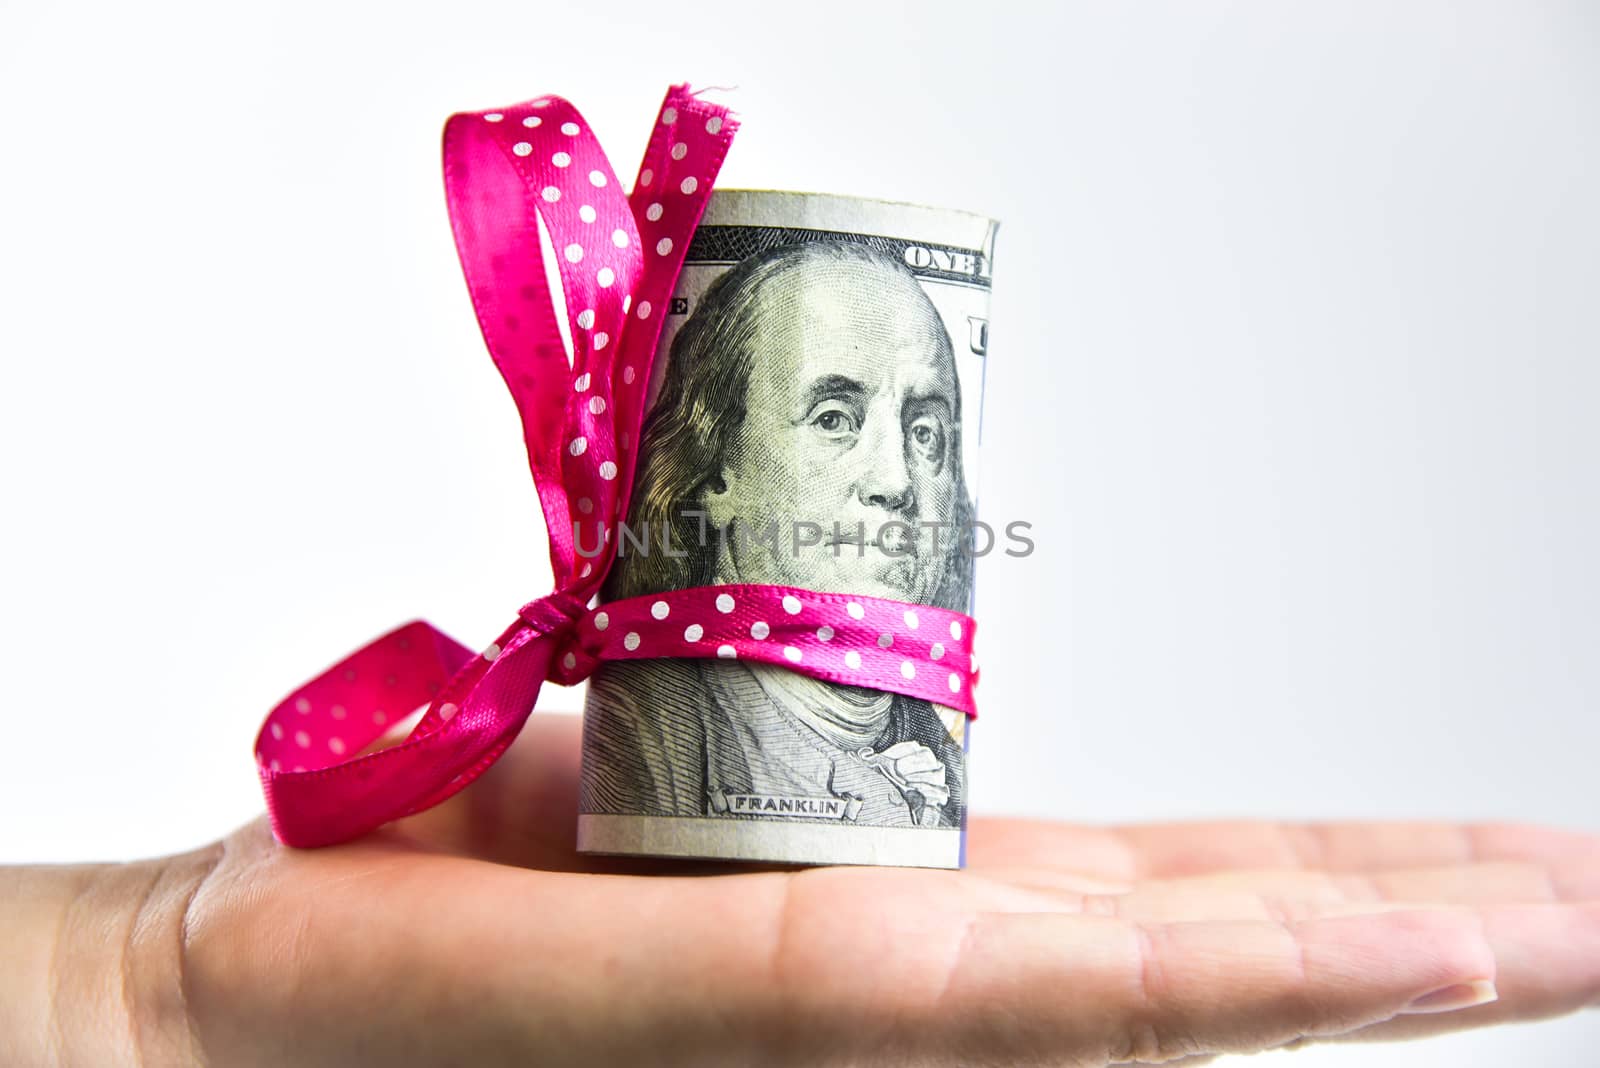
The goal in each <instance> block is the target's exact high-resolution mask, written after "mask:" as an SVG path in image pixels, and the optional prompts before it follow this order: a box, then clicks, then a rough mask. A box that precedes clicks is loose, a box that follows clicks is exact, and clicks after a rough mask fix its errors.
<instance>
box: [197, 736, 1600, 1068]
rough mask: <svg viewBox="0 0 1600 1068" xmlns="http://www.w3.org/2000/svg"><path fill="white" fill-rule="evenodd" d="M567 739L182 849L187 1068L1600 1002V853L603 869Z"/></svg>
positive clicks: (1350, 844) (1037, 1042)
mask: <svg viewBox="0 0 1600 1068" xmlns="http://www.w3.org/2000/svg"><path fill="white" fill-rule="evenodd" d="M578 750H579V720H578V719H577V718H576V717H570V716H561V715H548V714H541V715H536V716H534V717H533V719H532V720H531V721H530V722H529V724H528V726H527V728H526V729H525V730H524V732H523V736H522V737H521V738H520V739H519V741H518V742H517V744H516V745H515V746H513V748H512V749H511V751H510V752H509V753H508V754H507V756H506V757H505V758H504V759H503V760H502V761H501V762H500V763H499V764H498V765H497V766H496V767H495V768H493V769H492V770H491V771H490V772H488V773H487V774H486V775H485V776H484V777H483V778H482V779H481V780H480V781H479V782H477V783H476V784H474V785H473V786H472V787H471V788H470V789H468V790H466V791H465V792H463V793H462V794H460V795H458V796H457V797H456V798H455V799H453V800H452V801H450V802H448V803H446V804H445V805H442V806H440V807H439V808H437V809H435V810H433V811H430V812H427V813H424V814H422V815H420V816H416V817H413V818H411V819H409V820H406V821H403V822H401V823H399V824H395V825H393V826H391V827H389V828H386V829H385V830H383V831H381V832H379V833H377V834H374V835H371V836H369V837H368V838H366V839H364V840H362V841H360V842H356V843H353V844H350V845H346V846H341V847H336V848H330V849H323V850H315V851H295V850H289V849H285V848H282V847H280V846H278V845H277V844H276V843H275V842H274V841H273V840H272V837H271V835H270V833H269V831H268V830H267V827H266V825H265V823H264V821H257V822H256V823H253V824H251V825H249V826H247V827H245V828H243V829H242V830H240V831H238V832H237V833H235V834H234V835H232V836H230V837H229V838H228V839H226V840H225V841H223V842H221V843H219V844H217V845H216V846H213V847H211V848H210V849H207V850H202V851H199V852H197V853H195V854H191V855H189V856H186V857H182V858H175V859H174V860H173V861H172V864H173V865H174V868H175V869H176V870H181V871H186V872H189V873H192V875H193V879H194V882H193V885H191V886H190V888H189V892H188V893H186V894H185V895H184V897H185V900H186V907H185V908H184V909H183V919H182V922H181V925H180V930H181V932H182V934H181V939H180V943H181V945H182V947H183V950H182V952H181V954H180V956H181V961H180V963H181V983H180V990H181V997H180V998H179V999H177V1000H178V1001H180V1002H181V1004H180V1005H177V1006H168V1008H169V1009H172V1010H173V1011H175V1012H179V1013H181V1015H182V1017H183V1020H184V1024H185V1026H184V1029H183V1035H184V1039H183V1040H184V1041H185V1042H187V1043H189V1044H190V1046H191V1052H192V1053H194V1054H196V1055H200V1056H203V1057H204V1058H205V1059H206V1060H208V1061H211V1062H213V1063H218V1064H230V1065H231V1064H246V1063H292V1064H295V1065H312V1064H349V1063H368V1062H372V1063H388V1064H399V1063H425V1064H434V1063H439V1064H444V1063H449V1064H474V1065H478V1064H497V1063H540V1064H569V1063H570V1064H612V1063H616V1064H622V1063H627V1064H641V1063H650V1064H658V1063H659V1064H671V1063H678V1064H694V1065H705V1064H724V1063H725V1064H739V1065H746V1064H764V1065H765V1064H783V1063H794V1064H877V1063H882V1064H897V1065H898V1064H960V1065H981V1064H1003V1065H1020V1064H1071V1065H1079V1064H1085V1065H1094V1064H1107V1063H1125V1062H1157V1061H1173V1060H1182V1061H1183V1062H1185V1063H1192V1062H1194V1061H1199V1060H1203V1059H1207V1058H1208V1057H1209V1056H1212V1055H1215V1054H1216V1053H1219V1052H1226V1051H1250V1050H1260V1049H1267V1048H1272V1047H1278V1046H1284V1045H1293V1044H1297V1043H1300V1042H1304V1041H1308V1040H1313V1039H1322V1038H1330V1039H1331V1038H1333V1037H1334V1036H1345V1037H1349V1038H1358V1039H1368V1038H1372V1039H1382V1038H1399V1037H1410V1036H1418V1035H1425V1034H1430V1033H1435V1032H1441V1031H1447V1030H1454V1029H1459V1028H1464V1027H1472V1026H1478V1025H1483V1024H1490V1023H1496V1022H1502V1021H1509V1020H1526V1019H1534V1018H1538V1017H1543V1016H1550V1015H1555V1014H1559V1013H1564V1012H1569V1011H1572V1010H1574V1009H1577V1008H1579V1007H1580V1006H1582V1005H1586V1004H1591V1003H1593V1001H1594V1000H1595V999H1596V998H1597V996H1600V837H1596V836H1594V835H1589V834H1582V833H1577V832H1570V831H1558V830H1553V829H1542V828H1531V827H1515V826H1499V825H1494V826H1489V825H1477V826H1446V825H1439V824H1427V825H1423V824H1363V825H1356V824H1326V825H1317V826H1288V825H1277V824H1268V823H1230V824H1171V825H1164V826H1149V827H1138V828H1094V827H1083V826H1073V825H1063V824H1056V823H1046V822H1036V821H1023V820H1000V819H981V818H974V819H973V820H972V821H971V824H970V827H969V843H970V846H969V867H968V868H967V869H966V870H964V871H959V872H956V871H927V870H916V869H898V868H865V867H863V868H841V867H835V868H804V869H799V868H775V867H770V866H768V867H757V866H753V865H743V866H736V865H728V864H720V863H719V864H714V865H713V864H692V863H685V862H668V861H638V860H623V859H621V858H604V857H587V856H582V855H579V854H577V853H576V852H575V851H574V848H573V841H574V836H575V815H576V799H577V794H578V790H577V774H578ZM1491 981H1492V982H1493V984H1494V985H1495V986H1496V987H1497V988H1498V994H1499V997H1498V1000H1492V1001H1488V1002H1487V1003H1483V1004H1477V1005H1476V1007H1470V1008H1460V1007H1459V1006H1461V1005H1462V1004H1464V1003H1469V1004H1470V1003H1472V1002H1480V1001H1483V1000H1484V999H1485V998H1490V997H1492V991H1491V990H1490V988H1489V986H1488V984H1489V982H1491ZM1447 988H1448V989H1447ZM1437 991H1444V992H1443V993H1439V994H1436V995H1435V996H1434V997H1433V998H1432V999H1424V1000H1423V1002H1422V1003H1421V1004H1420V1005H1418V1004H1416V1002H1417V1001H1418V999H1419V998H1424V996H1425V995H1429V994H1430V993H1433V992H1437ZM1408 1007H1409V1008H1410V1009H1411V1011H1410V1012H1407V1011H1406V1010H1407V1009H1408ZM1452 1007H1456V1008H1455V1011H1445V1010H1450V1009H1451V1008H1452Z"/></svg>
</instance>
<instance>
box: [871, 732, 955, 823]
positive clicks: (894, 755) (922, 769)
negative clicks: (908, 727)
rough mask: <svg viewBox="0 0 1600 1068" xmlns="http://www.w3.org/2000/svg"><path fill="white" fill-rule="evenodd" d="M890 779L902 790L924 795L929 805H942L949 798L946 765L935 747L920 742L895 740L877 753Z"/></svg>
mask: <svg viewBox="0 0 1600 1068" xmlns="http://www.w3.org/2000/svg"><path fill="white" fill-rule="evenodd" d="M877 759H878V762H879V763H880V764H881V765H883V766H884V770H885V771H887V772H888V773H889V777H890V778H891V779H895V780H898V781H897V783H896V785H900V784H902V783H903V784H904V785H903V786H901V789H902V791H904V790H907V789H910V790H916V791H917V792H919V793H920V794H922V797H923V800H924V801H926V802H927V803H928V804H929V805H932V806H934V807H935V808H939V807H942V806H944V805H945V804H946V803H948V802H949V800H950V790H949V788H948V787H946V786H945V779H944V765H943V764H941V763H939V758H938V757H936V756H934V755H933V750H932V749H929V748H928V747H927V746H925V745H923V744H922V743H921V742H896V743H895V744H894V745H891V746H890V747H889V748H887V749H885V750H884V751H883V752H881V753H879V754H878V756H877Z"/></svg>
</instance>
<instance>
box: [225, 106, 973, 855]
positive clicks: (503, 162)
mask: <svg viewBox="0 0 1600 1068" xmlns="http://www.w3.org/2000/svg"><path fill="white" fill-rule="evenodd" d="M737 125H738V124H737V122H736V121H735V120H734V119H733V118H732V116H730V115H729V113H728V111H727V109H726V108H723V107H719V106H717V105H714V104H711V103H710V102H708V101H705V100H701V99H699V98H698V97H696V96H695V95H694V94H693V93H691V92H690V91H689V89H688V87H687V86H675V87H673V88H672V89H671V90H669V91H668V93H667V97H666V100H665V102H664V104H663V106H662V108H661V112H660V116H659V119H658V121H657V123H656V125H655V128H654V130H653V131H652V132H651V135H650V143H649V147H648V148H647V149H646V151H645V156H644V161H643V163H642V165H641V166H640V169H639V174H638V178H637V180H636V181H635V183H634V187H633V192H632V194H631V195H629V196H626V197H625V196H624V195H623V194H622V192H621V187H620V184H619V183H618V181H617V176H616V174H615V173H614V172H613V171H612V169H611V164H610V163H609V162H608V161H607V159H606V157H605V154H604V153H603V152H602V151H601V150H600V145H599V143H598V142H597V141H596V140H595V137H594V134H593V133H592V131H591V130H590V129H589V127H588V125H587V124H586V123H585V122H584V121H583V118H582V116H580V115H579V114H578V112H577V110H576V109H575V108H574V107H573V106H572V105H571V104H569V103H568V102H567V101H565V100H563V99H561V98H560V97H555V96H545V97H540V98H538V99H535V100H531V101H528V102H526V103H524V104H519V105H517V106H515V107H508V108H503V109H501V110H498V111H488V112H472V113H463V114H459V115H454V116H452V117H451V118H450V120H449V121H448V122H447V123H446V124H445V130H444V180H445V191H446V196H447V200H448V203H449V208H450V221H451V226H452V228H453V230H454V233H455V240H456V247H457V250H458V251H459V252H460V255H461V266H462V270H463V272H464V273H465V275H466V281H467V289H468V292H469V293H470V294H471V297H472V302H473V306H474V309H475V310H476V312H477V316H478V323H479V325H480V327H481V328H482V330H483V337H484V341H485V342H486V343H487V345H488V348H489V353H490V355H491V356H492V357H493V359H494V362H495V365H496V366H497V367H498V368H499V369H500V374H501V376H502V377H503V378H504V379H505V383H506V386H507V387H508V388H509V389H510V391H511V395H512V399H513V400H514V401H515V402H516V405H517V410H518V412H519V413H520V414H521V417H522V428H523V438H524V440H525V442H526V444H527V450H528V463H529V467H530V468H531V470H532V472H533V480H534V485H535V488H536V489H537V492H538V494H539V500H540V504H541V506H542V508H543V510H544V515H545V522H546V526H547V527H548V529H549V531H550V563H551V568H552V571H553V573H554V575H555V586H556V589H555V592H553V593H551V594H550V595H548V596H546V597H542V598H540V599H538V600H536V601H533V602H531V603H529V604H526V605H524V606H523V607H522V609H521V611H520V612H519V613H518V616H517V619H516V621H515V622H514V623H512V624H511V626H509V627H507V628H506V630H505V631H504V632H503V633H502V634H501V635H500V637H499V638H498V639H497V640H496V641H494V642H493V643H491V644H490V645H489V646H488V647H487V648H485V649H483V650H482V651H479V652H475V651H473V650H470V649H468V648H467V647H466V646H464V645H461V644H460V643H458V642H456V641H454V640H452V639H451V638H449V637H447V636H446V635H445V634H443V633H442V632H440V631H439V630H437V629H435V628H434V627H432V626H430V625H429V624H427V623H424V622H420V621H418V622H413V623H408V624H406V625H405V626H402V627H400V628H399V629H397V630H394V631H392V632H390V633H389V634H386V635H384V636H383V637H381V638H379V639H377V640H376V641H374V642H372V643H371V644H370V645H367V646H366V647H365V648H362V649H359V650H357V651H356V652H355V653H353V654H351V655H350V656H349V657H347V658H346V659H344V660H343V661H341V662H340V663H338V664H336V665H334V666H333V667H331V668H329V669H328V670H327V671H325V672H324V673H323V674H321V675H319V676H318V677H317V678H315V679H312V680H311V681H309V682H307V683H306V684H304V685H303V686H301V687H300V688H299V689H298V690H296V691H295V692H294V693H292V694H290V695H289V696H288V697H287V698H285V699H284V700H283V701H282V702H281V703H280V704H279V705H278V706H277V707H276V708H275V709H273V710H272V713H271V714H270V715H269V716H268V717H267V721H266V722H265V723H264V724H263V725H262V728H261V732H260V734H259V735H258V736H257V738H256V763H257V767H258V770H259V772H260V775H261V783H262V787H263V789H264V791H265V793H266V800H267V810H268V813H269V814H270V816H271V819H272V827H273V831H274V833H276V835H277V836H278V839H279V840H280V841H282V842H284V843H285V844H287V845H291V846H302V847H311V846H321V845H329V844H332V843H335V842H342V841H347V840H349V839H351V838H354V837H356V836H358V835H361V834H364V833H366V832H368V831H370V830H373V829H374V828H376V827H378V826H380V825H382V824H384V823H387V822H389V821H390V820H393V819H397V818H399V817H401V816H405V815H409V814H411V813H413V812H418V811H420V810H422V809H424V808H427V807H429V806H431V805H434V804H437V803H438V802H440V801H443V800H444V799H445V798H447V797H449V796H451V795H452V794H454V793H455V792H456V791H458V790H460V789H461V788H462V787H464V786H466V785H467V784H468V783H470V782H471V781H472V780H473V779H475V778H477V776H478V775H480V774H482V772H483V771H484V769H486V768H488V767H489V765H491V764H493V763H494V762H495V760H497V759H498V758H499V757H500V755H501V754H502V753H503V752H505V750H506V748H507V747H508V746H509V745H510V744H511V742H512V740H513V739H514V738H515V737H516V735H517V732H518V731H519V730H520V729H521V728H522V725H523V723H524V722H525V721H526V720H527V717H528V715H529V713H530V712H532V710H533V706H534V702H535V701H536V700H537V698H538V695H539V689H540V687H541V685H542V684H543V683H544V682H546V681H553V682H557V683H560V684H563V685H570V684H572V683H576V682H580V681H582V680H583V679H585V678H587V677H588V676H589V674H590V673H591V672H593V671H594V669H595V668H596V667H597V666H598V665H599V664H601V663H602V662H604V661H607V660H629V659H641V658H646V657H720V658H725V659H732V658H737V659H744V660H752V661H761V662H764V663H770V664H778V665H782V666H784V667H787V668H790V669H791V670H794V671H799V672H803V673H805V674H807V675H812V676H815V677H816V678H820V679H827V680H830V681H833V682H843V683H851V684H854V685H858V686H866V687H871V688H875V689H880V690H890V691H894V692H896V693H902V694H907V695H910V696H912V697H917V698H921V699H923V700H927V701H933V702H937V703H939V704H942V705H947V706H949V707H952V708H955V709H958V710H960V711H962V712H964V713H966V714H967V715H969V716H975V715H976V714H977V709H976V706H975V705H974V704H973V698H972V688H973V685H974V684H975V683H976V681H977V665H976V663H975V662H974V660H973V657H972V635H973V621H972V620H971V619H970V618H969V617H967V616H964V615H962V614H961V613H959V612H951V611H948V610H946V609H942V608H935V607H932V606H928V605H914V604H907V603H904V602H900V601H891V600H885V599H881V598H874V597H863V596H855V595H850V594H841V593H824V592H816V591H812V590H802V589H795V588H791V587H786V586H755V585H725V586H706V587H696V588H692V589H684V590H674V591H670V592H666V593H661V594H655V595H649V596H644V597H634V598H629V599H627V600H621V601H611V602H608V603H606V604H603V605H599V606H597V607H594V608H591V607H589V606H590V603H591V602H592V601H593V600H594V599H595V596H596V594H597V593H598V592H599V589H600V585H601V583H602V581H603V580H604V578H605V575H606V572H607V570H608V568H609V567H610V564H611V561H612V559H613V558H614V554H615V546H614V545H613V544H612V541H611V540H607V541H606V542H605V543H604V545H603V546H602V548H601V550H600V553H599V555H595V554H593V553H592V552H590V553H587V554H585V553H580V552H579V550H578V546H577V545H576V543H575V539H574V534H573V531H574V525H573V523H574V519H576V518H579V517H581V518H582V520H583V521H584V522H586V523H587V522H594V521H599V522H603V523H606V524H608V526H609V525H612V524H615V523H616V521H617V520H618V518H619V517H621V516H624V515H626V514H627V504H628V493H629V489H630V487H631V486H632V482H633V470H634V461H635V456H634V453H633V449H632V444H633V443H634V442H636V441H637V440H638V435H639V427H640V423H641V420H642V418H643V415H644V406H645V390H646V386H647V383H648V382H649V379H650V366H651V362H652V360H653V358H654V355H655V350H656V344H657V341H658V339H659V336H660V333H661V323H662V318H663V316H664V315H665V313H666V309H667V307H668V304H669V299H668V298H669V297H670V296H671V294H672V289H673V286H674V283H675V282H676V280H677V277H678V272H679V270H680V268H681V267H682V263H683V256H684V253H685V252H686V251H687V249H688V245H689V240H690V238H691V237H692V236H693V234H694V230H695V226H696V224H697V223H698V222H699V220H700V216H701V214H702V212H703V211H704V209H705V204H706V201H707V199H708V198H709V197H710V194H711V187H712V183H713V181H714V179H715V178H716V175H717V172H718V171H719V170H720V169H721V166H722V161H723V158H724V157H725V156H726V154H727V150H728V146H729V144H730V143H731V141H732V139H733V134H734V131H735V129H736V128H737ZM541 223H542V225H543V229H544V231H545V233H546V234H548V237H549V241H550V246H551V248H552V249H553V250H554V253H555V257H556V266H557V268H558V270H559V272H560V279H561V286H562V290H563V293H564V294H565V302H564V313H565V314H566V315H567V317H568V326H569V333H570V336H571V339H572V355H571V359H570V361H569V358H568V355H567V348H566V344H565V343H564V342H563V340H562V336H561V331H560V328H559V326H558V325H557V319H556V316H557V314H558V310H557V308H558V305H557V303H556V302H555V301H553V300H552V296H551V293H550V288H549V285H548V283H547V280H546V270H545V256H544V252H543V250H542V248H541V242H540V225H541ZM418 708H424V711H423V714H422V717H421V718H420V719H419V720H418V721H417V723H416V725H415V726H414V727H413V728H412V730H411V732H410V733H409V734H408V735H407V736H406V737H405V738H404V739H403V740H401V741H399V742H397V743H395V744H394V745H391V746H388V747H387V748H379V746H380V745H381V740H382V739H383V738H384V736H385V734H386V733H387V732H388V730H389V728H390V727H391V726H392V725H393V724H395V723H397V722H398V721H400V720H402V719H404V718H407V717H408V716H410V715H411V713H412V712H413V711H414V710H416V709H418Z"/></svg>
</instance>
